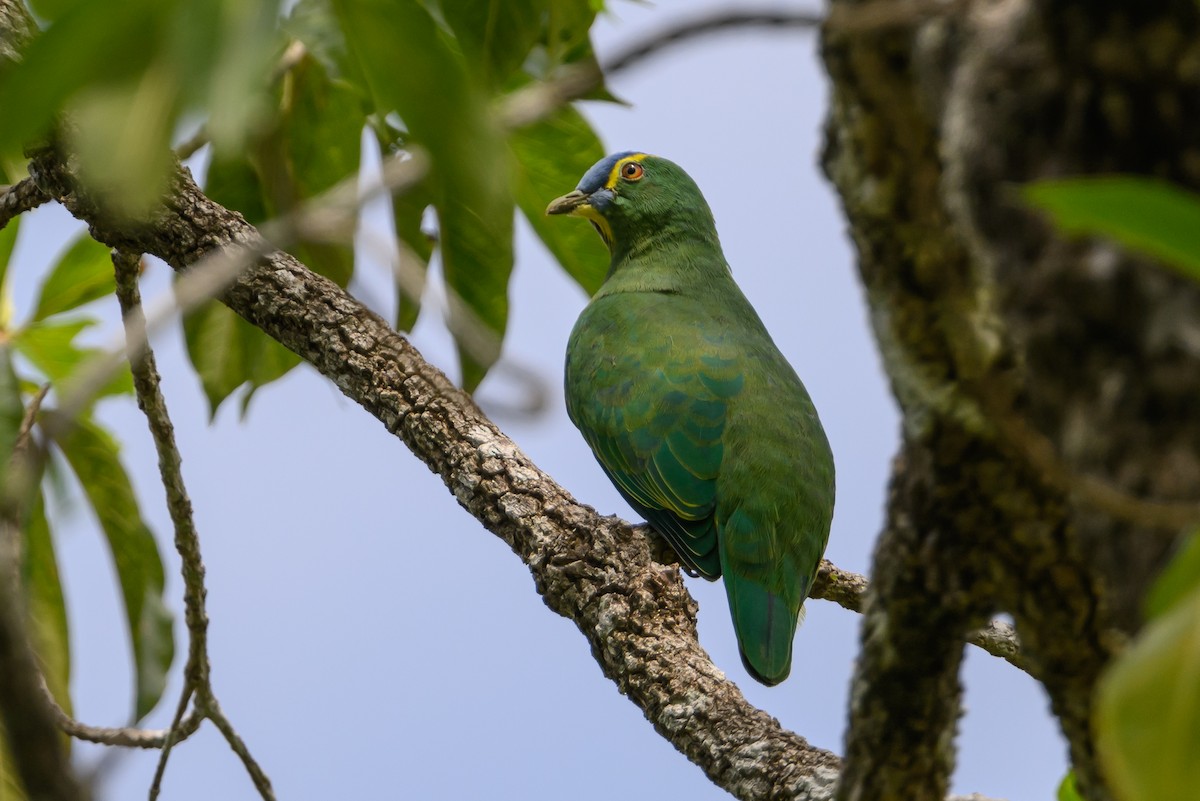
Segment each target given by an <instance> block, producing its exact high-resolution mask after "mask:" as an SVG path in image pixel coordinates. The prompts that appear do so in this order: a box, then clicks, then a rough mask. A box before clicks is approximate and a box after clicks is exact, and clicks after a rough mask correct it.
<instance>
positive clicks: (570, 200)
mask: <svg viewBox="0 0 1200 801" xmlns="http://www.w3.org/2000/svg"><path fill="white" fill-rule="evenodd" d="M546 212H547V213H548V214H574V215H578V216H581V217H585V218H587V219H588V220H590V221H591V222H592V223H593V225H595V227H596V230H597V231H599V232H600V236H601V237H602V238H603V239H604V242H605V244H607V245H608V249H609V252H610V253H611V255H612V262H611V264H610V266H609V270H608V275H607V277H606V278H605V279H604V284H603V285H602V286H601V287H600V290H599V291H598V292H597V293H596V295H595V297H593V298H592V300H591V302H590V303H589V304H588V306H587V308H586V309H584V311H583V314H581V315H580V317H579V320H578V322H576V323H575V328H574V330H573V331H572V332H571V339H570V343H569V344H568V346H567V364H566V396H567V411H568V413H569V414H570V416H571V421H572V422H574V423H575V425H576V427H578V428H579V430H580V431H581V432H582V433H583V436H584V439H586V440H587V443H588V445H589V446H590V447H591V449H592V452H593V453H594V454H595V455H596V459H597V460H598V461H599V462H600V465H601V467H603V468H604V472H605V473H607V474H608V477H609V478H610V479H611V480H612V482H613V483H614V484H615V485H616V487H617V489H618V490H619V491H620V493H621V495H623V496H624V497H625V499H626V500H627V501H628V502H629V504H630V505H631V506H632V507H633V508H634V509H635V510H637V511H638V512H639V513H640V514H641V515H643V516H644V517H645V518H646V520H647V521H648V522H649V523H650V524H651V526H653V528H654V529H655V531H657V532H658V533H659V534H661V535H662V536H663V537H664V538H665V539H666V540H667V541H668V542H669V543H670V544H671V546H672V547H673V548H674V550H675V552H676V553H677V554H678V556H679V559H680V561H681V562H682V563H683V564H684V565H685V566H686V567H687V568H690V569H691V571H693V572H695V573H698V574H699V575H701V576H704V577H705V578H707V579H710V580H712V579H716V578H718V577H719V576H722V575H724V577H725V589H726V592H727V594H728V597H729V608H730V612H731V613H732V615H733V625H734V629H735V630H736V631H737V639H738V646H739V648H740V650H741V655H742V662H743V663H744V664H745V666H746V669H747V670H748V671H749V672H750V674H751V675H752V676H753V677H754V678H756V679H758V680H759V681H761V682H762V683H764V684H768V685H774V684H778V683H779V682H781V681H783V680H784V679H785V678H787V675H788V672H789V671H790V670H791V661H792V639H793V638H794V636H795V633H796V626H797V625H798V623H799V621H800V618H801V605H802V604H803V603H804V599H805V598H806V597H807V595H808V591H809V588H810V587H811V586H812V582H813V578H814V576H815V575H816V572H817V566H818V564H819V562H820V560H821V554H822V553H824V551H825V543H826V542H827V541H828V539H829V524H830V520H831V518H832V516H833V455H832V454H831V453H830V450H829V443H828V441H827V440H826V438H825V431H824V430H823V429H822V428H821V422H820V420H818V419H817V412H816V409H814V408H813V403H812V400H811V399H810V398H809V397H808V392H806V391H805V389H804V385H803V384H801V383H800V379H799V378H798V377H797V376H796V373H795V371H794V370H793V369H792V367H791V365H789V364H788V363H787V360H786V359H784V357H783V355H782V354H781V353H780V352H779V349H778V348H776V346H775V343H774V342H773V341H772V340H771V336H770V335H769V334H768V333H767V330H766V328H765V327H764V326H763V324H762V321H761V320H759V318H758V315H757V314H756V313H755V312H754V309H753V308H752V307H751V306H750V303H749V301H747V300H746V297H745V296H744V295H743V294H742V292H741V290H740V289H738V287H737V284H735V283H734V281H733V276H732V274H731V272H730V269H729V265H728V263H727V262H726V261H725V256H724V254H723V253H722V252H721V243H720V241H719V240H718V239H717V231H716V224H715V222H714V221H713V216H712V212H711V211H710V210H709V207H708V203H707V202H706V201H705V200H704V196H703V195H702V194H700V189H699V188H698V187H697V186H696V184H695V182H694V181H693V180H692V179H691V178H690V177H689V176H688V175H687V173H685V172H684V171H683V170H682V169H680V168H679V166H677V165H676V164H674V163H672V162H670V161H667V160H666V159H663V158H659V157H657V156H651V155H647V154H645V153H638V152H625V153H617V154H615V155H612V156H609V157H607V158H605V159H603V160H601V161H600V162H599V163H597V164H596V165H595V166H594V167H592V168H591V169H590V170H588V172H587V174H585V175H584V176H583V180H582V181H580V183H579V186H578V187H577V188H576V189H575V191H574V192H571V193H569V194H567V195H564V196H563V197H560V198H558V199H557V200H555V201H554V202H552V203H551V204H550V206H549V208H547V209H546Z"/></svg>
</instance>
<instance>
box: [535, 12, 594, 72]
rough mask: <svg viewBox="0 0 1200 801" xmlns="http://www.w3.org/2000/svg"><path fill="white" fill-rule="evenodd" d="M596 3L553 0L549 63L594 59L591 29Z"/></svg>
mask: <svg viewBox="0 0 1200 801" xmlns="http://www.w3.org/2000/svg"><path fill="white" fill-rule="evenodd" d="M598 10H599V9H598V8H596V4H595V3H592V2H589V0H554V2H552V3H550V14H549V18H548V20H547V23H546V40H545V45H546V52H547V55H548V56H549V57H550V66H551V67H557V66H559V65H562V64H572V63H574V62H576V61H580V60H583V59H594V58H595V56H594V54H593V53H592V40H591V29H592V22H594V21H595V19H596V12H597V11H598Z"/></svg>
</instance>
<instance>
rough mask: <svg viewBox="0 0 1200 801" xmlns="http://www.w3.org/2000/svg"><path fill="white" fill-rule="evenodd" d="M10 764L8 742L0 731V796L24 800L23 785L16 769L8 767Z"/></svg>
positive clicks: (25, 797)
mask: <svg viewBox="0 0 1200 801" xmlns="http://www.w3.org/2000/svg"><path fill="white" fill-rule="evenodd" d="M11 765H12V756H11V754H10V753H9V750H8V743H6V742H4V732H3V731H0V798H3V799H4V801H26V799H27V798H28V796H26V795H25V786H24V785H23V784H21V780H20V779H19V778H18V777H17V771H16V769H15V768H12V767H10V766H11Z"/></svg>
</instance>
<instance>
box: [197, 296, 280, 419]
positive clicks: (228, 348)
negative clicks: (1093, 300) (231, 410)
mask: <svg viewBox="0 0 1200 801" xmlns="http://www.w3.org/2000/svg"><path fill="white" fill-rule="evenodd" d="M183 331H184V336H185V339H186V342H187V352H188V356H189V358H191V361H192V366H193V367H195V369H196V373H197V375H199V376H200V383H201V385H202V386H203V388H204V395H205V397H207V398H208V405H209V414H210V416H216V413H217V409H218V408H220V406H221V403H222V402H223V401H224V400H225V399H226V398H227V397H229V396H230V395H231V394H233V392H234V391H235V390H237V389H238V387H240V386H242V384H245V383H249V384H250V390H249V392H250V393H253V392H254V391H256V390H257V389H258V388H259V387H262V386H264V385H266V384H269V383H270V382H272V381H274V380H275V379H277V378H279V377H281V376H283V375H284V374H286V373H287V372H288V371H289V370H291V369H292V368H293V367H295V366H296V365H297V364H299V363H300V357H299V356H297V355H295V354H294V353H292V352H291V351H289V350H288V349H287V348H285V347H283V345H280V344H279V343H278V342H276V341H275V340H273V339H271V338H270V337H269V336H267V335H266V334H264V333H263V332H262V331H260V330H259V329H257V328H255V327H254V326H252V325H251V324H250V323H248V322H246V321H245V320H243V319H242V318H241V317H239V316H237V315H236V314H234V313H233V312H232V311H230V310H229V309H228V308H226V307H225V306H224V305H222V304H221V303H218V302H217V301H215V300H214V301H208V302H207V303H204V304H202V305H201V306H200V307H198V308H197V309H196V310H195V311H193V312H192V313H190V314H188V315H187V316H186V317H184V319H183ZM248 402H249V396H247V397H246V398H244V399H243V405H242V411H243V413H244V412H245V410H246V408H247V406H246V405H247V403H248Z"/></svg>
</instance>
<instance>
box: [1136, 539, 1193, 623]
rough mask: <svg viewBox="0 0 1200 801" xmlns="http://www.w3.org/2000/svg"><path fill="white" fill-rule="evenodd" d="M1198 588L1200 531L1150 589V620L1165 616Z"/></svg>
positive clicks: (1177, 554) (1188, 540) (1148, 613)
mask: <svg viewBox="0 0 1200 801" xmlns="http://www.w3.org/2000/svg"><path fill="white" fill-rule="evenodd" d="M1196 589H1200V531H1194V532H1192V534H1191V536H1189V537H1188V539H1187V542H1185V543H1184V544H1183V547H1182V548H1180V549H1179V552H1178V553H1176V554H1175V556H1174V557H1173V558H1172V559H1171V561H1170V563H1169V564H1168V565H1167V567H1166V569H1164V570H1163V572H1162V575H1161V576H1159V577H1158V579H1157V580H1156V581H1155V582H1154V584H1153V585H1152V586H1151V587H1150V592H1149V593H1147V594H1146V617H1147V618H1150V619H1153V618H1158V617H1162V615H1164V614H1166V613H1167V612H1169V611H1170V610H1171V609H1174V608H1175V606H1176V604H1178V603H1179V602H1180V601H1181V600H1182V599H1183V598H1185V597H1186V596H1187V595H1189V594H1190V593H1191V592H1192V591H1194V590H1196Z"/></svg>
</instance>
